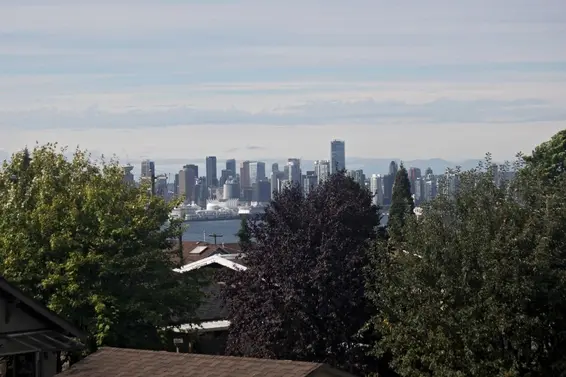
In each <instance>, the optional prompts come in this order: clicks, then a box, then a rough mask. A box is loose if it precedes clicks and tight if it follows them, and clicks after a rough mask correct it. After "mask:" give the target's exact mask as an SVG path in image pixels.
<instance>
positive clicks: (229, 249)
mask: <svg viewBox="0 0 566 377" xmlns="http://www.w3.org/2000/svg"><path fill="white" fill-rule="evenodd" d="M182 247H183V259H182V260H180V259H179V243H178V242H177V243H175V244H174V245H173V247H172V249H171V250H170V252H171V255H172V259H173V262H174V263H175V264H176V265H184V264H187V263H192V262H196V261H198V260H201V259H204V258H208V257H210V256H212V255H224V254H238V253H240V246H239V245H238V244H237V243H227V244H224V243H222V244H219V245H215V244H210V243H208V242H202V241H196V242H195V241H183V243H182Z"/></svg>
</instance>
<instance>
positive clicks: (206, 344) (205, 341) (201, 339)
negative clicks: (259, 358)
mask: <svg viewBox="0 0 566 377" xmlns="http://www.w3.org/2000/svg"><path fill="white" fill-rule="evenodd" d="M241 258H242V254H214V255H211V256H209V257H206V258H203V259H200V260H197V261H195V262H192V263H188V264H186V265H184V266H182V267H180V268H178V269H175V270H174V271H176V272H179V273H191V271H196V270H202V269H206V270H209V271H211V272H212V271H214V270H217V269H221V268H224V269H228V270H231V271H234V272H235V273H238V272H240V271H245V270H246V266H244V265H243V264H242V261H241ZM222 284H223V283H222V282H216V281H214V282H212V283H211V284H210V285H208V286H206V287H204V288H203V294H204V300H203V302H202V304H201V306H200V307H199V308H198V309H197V311H196V313H195V314H196V318H197V319H198V320H199V323H198V324H197V323H187V324H184V325H181V326H179V327H177V328H175V329H174V331H175V332H176V333H177V334H176V336H179V337H181V338H183V339H185V343H184V345H183V347H182V348H181V350H182V351H184V352H191V351H194V352H197V353H205V354H219V355H221V354H224V349H225V347H226V341H227V339H228V328H229V326H230V322H229V321H228V319H227V317H228V313H227V310H226V308H225V307H224V302H223V300H222V298H221V296H220V293H221V287H222ZM195 335H197V336H196V337H195ZM188 344H190V347H191V348H188V347H189V345H188Z"/></svg>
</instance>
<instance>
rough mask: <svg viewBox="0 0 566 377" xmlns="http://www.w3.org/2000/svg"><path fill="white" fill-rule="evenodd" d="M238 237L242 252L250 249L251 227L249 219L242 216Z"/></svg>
mask: <svg viewBox="0 0 566 377" xmlns="http://www.w3.org/2000/svg"><path fill="white" fill-rule="evenodd" d="M236 236H237V237H238V244H239V246H240V249H241V250H244V249H247V248H249V246H250V245H251V242H252V238H251V234H250V227H249V225H248V217H246V216H242V220H241V222H240V229H239V230H238V233H236Z"/></svg>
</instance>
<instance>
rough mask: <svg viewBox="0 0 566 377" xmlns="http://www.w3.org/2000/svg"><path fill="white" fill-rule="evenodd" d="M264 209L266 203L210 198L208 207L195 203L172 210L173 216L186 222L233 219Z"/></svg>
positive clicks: (260, 211) (261, 211)
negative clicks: (244, 203)
mask: <svg viewBox="0 0 566 377" xmlns="http://www.w3.org/2000/svg"><path fill="white" fill-rule="evenodd" d="M264 211H265V205H264V204H262V203H251V205H240V202H239V200H238V199H227V200H208V201H207V203H206V208H201V207H199V206H198V205H196V204H194V203H191V204H183V205H181V206H179V207H176V208H174V209H173V211H172V212H171V217H172V218H174V219H183V220H184V221H185V222H191V221H215V220H233V219H238V218H240V216H247V215H256V214H262V213H264Z"/></svg>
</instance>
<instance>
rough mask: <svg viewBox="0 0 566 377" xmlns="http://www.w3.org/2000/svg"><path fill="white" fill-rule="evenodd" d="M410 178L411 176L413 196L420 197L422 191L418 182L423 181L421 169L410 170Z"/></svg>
mask: <svg viewBox="0 0 566 377" xmlns="http://www.w3.org/2000/svg"><path fill="white" fill-rule="evenodd" d="M408 176H409V182H411V194H413V195H417V194H419V195H420V190H419V186H418V184H417V182H420V179H421V169H419V168H409V172H408Z"/></svg>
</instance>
